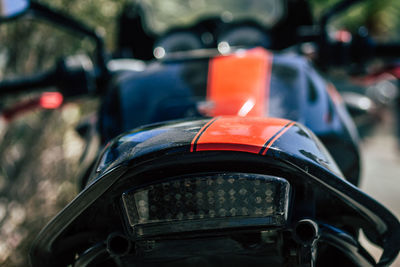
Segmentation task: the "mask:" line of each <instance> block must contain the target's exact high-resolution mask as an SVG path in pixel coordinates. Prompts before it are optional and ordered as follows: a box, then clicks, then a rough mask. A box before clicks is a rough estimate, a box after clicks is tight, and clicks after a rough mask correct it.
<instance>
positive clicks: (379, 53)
mask: <svg viewBox="0 0 400 267" xmlns="http://www.w3.org/2000/svg"><path fill="white" fill-rule="evenodd" d="M374 54H375V56H376V57H400V43H392V44H376V45H375V47H374Z"/></svg>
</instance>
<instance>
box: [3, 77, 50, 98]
mask: <svg viewBox="0 0 400 267" xmlns="http://www.w3.org/2000/svg"><path fill="white" fill-rule="evenodd" d="M54 76H55V75H54V72H44V73H40V74H36V75H32V76H30V77H24V78H18V79H15V80H6V81H2V82H0V96H4V95H12V94H19V93H22V92H26V91H28V90H29V91H34V90H37V89H41V88H45V87H49V86H52V85H54V83H55V79H54V78H55V77H54Z"/></svg>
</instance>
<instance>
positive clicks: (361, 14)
mask: <svg viewBox="0 0 400 267" xmlns="http://www.w3.org/2000/svg"><path fill="white" fill-rule="evenodd" d="M337 2H339V1H338V0H312V1H310V3H311V6H312V9H313V11H314V15H315V17H316V18H318V17H320V16H321V15H322V14H323V12H324V11H326V10H327V9H328V8H329V7H331V6H332V5H333V4H335V3H337ZM331 22H332V24H333V25H332V26H334V27H335V28H336V29H338V28H340V29H347V30H350V31H351V32H356V31H357V30H358V28H359V27H361V26H366V28H367V29H368V30H369V32H370V34H371V35H372V36H373V37H374V38H380V39H382V40H391V41H395V40H396V41H399V40H400V1H398V0H365V1H361V2H360V3H359V4H356V5H354V6H353V7H351V8H350V9H348V10H347V11H345V12H343V13H342V14H340V15H338V16H337V17H335V18H333V19H332V21H331Z"/></svg>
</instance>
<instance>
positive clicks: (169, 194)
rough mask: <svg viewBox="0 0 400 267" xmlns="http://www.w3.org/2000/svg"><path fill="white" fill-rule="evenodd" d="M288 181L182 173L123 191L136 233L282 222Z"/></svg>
mask: <svg viewBox="0 0 400 267" xmlns="http://www.w3.org/2000/svg"><path fill="white" fill-rule="evenodd" d="M289 188H290V185H289V183H288V182H287V181H286V180H285V179H282V178H279V177H274V176H267V175H258V174H244V173H228V174H227V173H224V174H211V175H205V176H199V177H186V178H181V179H175V180H171V181H167V182H162V183H158V184H154V185H150V186H147V187H144V188H140V189H137V190H131V191H129V192H126V193H124V194H123V195H122V200H123V205H124V209H125V211H126V215H127V217H128V221H129V224H130V226H131V227H132V228H133V230H134V232H135V235H136V236H147V235H157V234H166V233H174V232H185V231H196V230H207V229H221V228H232V227H239V226H240V227H244V226H256V225H257V226H268V225H274V226H279V225H283V224H284V223H285V222H286V217H287V206H288V194H289Z"/></svg>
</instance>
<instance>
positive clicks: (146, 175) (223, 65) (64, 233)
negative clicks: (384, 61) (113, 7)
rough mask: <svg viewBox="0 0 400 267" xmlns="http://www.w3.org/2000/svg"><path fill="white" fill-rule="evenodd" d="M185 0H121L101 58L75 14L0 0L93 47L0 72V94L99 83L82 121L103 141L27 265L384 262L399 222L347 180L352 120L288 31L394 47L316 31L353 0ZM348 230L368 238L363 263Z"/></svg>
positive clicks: (305, 37) (304, 37) (395, 245)
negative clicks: (112, 41)
mask: <svg viewBox="0 0 400 267" xmlns="http://www.w3.org/2000/svg"><path fill="white" fill-rule="evenodd" d="M200 2H201V3H200ZM200 2H199V4H195V3H194V2H193V1H191V2H190V3H191V4H184V3H183V2H182V3H181V2H180V1H162V2H161V1H158V2H157V1H147V2H138V3H136V4H133V5H132V6H131V7H130V9H129V10H127V11H126V13H123V14H122V15H121V18H120V23H121V25H120V38H119V42H118V44H119V49H118V52H117V53H115V55H114V58H112V59H110V58H109V57H108V56H107V55H106V53H105V50H104V44H103V39H102V38H101V36H99V35H98V34H97V33H96V32H95V31H93V30H92V29H90V28H88V27H87V26H85V25H84V24H82V23H80V22H78V21H76V20H75V19H72V18H71V17H69V16H66V15H64V14H62V13H60V12H58V11H56V10H54V9H52V8H49V7H47V6H44V5H42V4H40V3H38V2H35V1H28V0H3V1H1V7H2V9H1V10H0V13H1V14H2V17H3V18H5V19H14V18H15V17H18V16H23V15H25V14H30V15H33V16H38V17H41V18H44V19H47V20H48V21H50V22H52V23H54V24H56V25H59V26H62V27H64V28H67V29H70V30H73V31H74V32H76V33H79V34H82V35H84V36H87V37H89V38H91V39H92V40H94V42H95V43H96V53H95V55H96V56H95V62H94V63H93V62H92V61H90V60H88V59H87V58H85V57H74V58H67V59H65V60H64V61H62V62H60V63H59V64H58V65H57V67H56V68H55V69H54V70H50V71H48V72H45V73H41V74H37V75H35V76H33V77H25V78H21V79H16V80H13V81H2V82H1V83H0V95H6V94H14V93H21V92H25V91H32V90H34V89H38V88H43V87H47V86H57V88H59V90H60V92H61V93H62V95H63V97H64V98H65V99H68V98H73V97H78V96H82V95H90V94H98V95H102V96H103V101H102V105H101V109H100V111H99V113H98V120H97V121H96V122H93V121H92V123H91V124H89V127H86V128H89V129H93V127H94V128H95V129H98V131H99V134H100V137H101V141H102V147H103V148H102V151H101V152H100V153H99V156H98V159H97V160H95V161H94V162H93V163H92V164H91V165H92V166H90V167H89V168H88V169H87V171H86V172H85V175H83V177H82V182H81V187H82V190H81V192H80V193H79V194H78V195H77V196H76V198H75V199H74V200H73V201H72V202H70V204H69V205H68V206H66V207H65V208H64V209H63V210H62V211H61V212H60V213H59V214H58V215H57V216H56V217H55V218H54V219H53V220H52V221H51V222H49V223H48V224H47V226H46V227H45V228H44V229H43V230H42V232H41V233H40V234H39V235H38V237H37V238H36V240H35V241H34V244H33V246H32V251H31V254H30V259H31V263H32V265H33V266H67V265H70V266H94V265H98V266H127V265H132V266H187V265H200V264H201V265H208V266H217V265H220V266H230V265H233V266H243V265H246V266H248V265H251V266H261V265H263V266H264V265H270V266H315V265H318V266H338V265H342V266H388V265H390V263H391V262H393V260H394V259H395V258H396V256H397V254H398V252H399V250H400V224H399V221H398V220H397V218H396V217H395V216H394V215H393V214H392V213H391V212H390V211H389V210H387V209H386V208H385V207H383V206H382V205H381V204H379V203H378V202H377V201H375V200H373V199H372V198H371V197H369V196H367V195H366V194H364V193H363V192H362V191H360V190H359V189H358V188H357V187H356V185H357V184H358V182H359V164H360V159H359V150H358V143H357V134H356V132H355V128H354V125H353V124H352V121H351V119H350V117H349V115H348V114H347V111H346V110H345V108H344V105H343V102H342V100H341V98H340V95H339V94H338V93H337V91H336V89H335V88H334V86H333V85H332V84H330V83H328V82H327V81H325V79H324V78H323V77H322V76H321V75H320V74H319V72H318V71H317V70H316V68H315V67H314V66H313V64H312V63H310V62H309V61H308V60H307V59H305V57H304V56H302V55H301V44H304V43H310V42H311V43H313V44H314V45H316V46H317V47H318V58H317V62H318V64H320V66H325V67H328V66H329V65H334V64H344V62H343V60H353V59H357V58H360V57H361V56H364V57H367V56H368V57H373V56H375V57H385V56H389V57H395V56H399V48H400V46H399V45H398V44H373V43H371V42H370V41H369V40H368V42H367V41H366V42H364V43H362V44H360V42H358V43H356V44H354V45H353V44H352V43H349V44H346V45H343V44H337V43H332V42H331V40H329V38H328V36H327V30H326V28H327V24H328V22H329V21H330V19H331V18H332V17H333V16H334V15H336V14H338V13H340V12H342V11H344V10H346V9H347V8H349V7H350V6H352V5H353V4H355V3H357V2H359V1H356V0H347V1H343V2H340V3H338V4H336V5H335V6H334V7H333V8H332V9H330V11H329V12H328V13H326V14H325V15H324V16H323V17H322V19H321V21H320V24H319V25H318V26H319V27H315V24H314V23H313V22H312V21H311V20H310V19H309V16H307V12H309V8H308V6H307V3H306V2H304V1H252V2H242V1H233V2H232V1H231V2H232V3H233V4H232V5H224V2H223V1H221V2H220V4H218V3H217V4H215V3H214V2H213V3H211V2H210V3H208V2H207V1H200ZM165 3H169V4H170V5H171V6H169V8H168V9H167V6H166V7H165V8H163V5H164V4H165ZM202 3H203V4H204V5H202ZM157 4H158V5H157ZM213 4H215V5H216V7H215V9H214V8H210V6H213V7H214V5H213ZM225 4H226V3H225ZM159 5H161V6H159ZM189 7H191V9H190V8H189ZM166 10H169V12H170V13H168V12H166ZM300 10H301V11H302V12H299V11H300ZM179 11H180V12H183V13H179ZM189 11H191V12H189ZM207 11H208V13H207ZM164 12H165V13H164ZM204 12H206V13H204ZM210 12H211V13H210ZM177 13H179V14H177ZM184 14H186V15H188V16H189V15H190V16H193V17H191V18H190V19H189V18H184ZM296 14H297V15H296ZM299 14H303V15H299ZM207 15H208V16H207ZM174 18H175V19H177V20H176V21H174ZM158 19H159V20H160V21H156V20H158ZM163 19H167V20H171V21H172V22H171V21H170V22H169V24H168V23H166V22H165V21H162V20H163ZM188 21H189V22H188ZM184 22H186V23H189V25H185V23H184ZM190 23H191V24H190ZM149 25H152V26H154V29H157V30H154V31H153V32H152V34H149V33H150V31H149V27H150V26H149ZM165 25H169V26H170V27H169V28H163V27H165ZM360 45H361V47H363V48H364V47H368V48H369V49H361V50H360V49H359V47H360ZM362 51H364V52H365V53H368V54H365V55H361V54H360V53H361V52H362ZM128 57H134V58H135V59H128ZM91 127H92V128H91ZM132 129H133V130H132ZM84 132H85V133H86V132H89V133H90V132H92V131H84ZM89 141H90V138H89ZM361 232H362V233H364V234H365V236H366V237H367V238H368V239H369V240H370V241H371V243H373V244H376V245H377V246H379V247H381V248H382V250H383V253H382V255H381V257H380V259H379V260H378V261H377V262H376V261H375V260H374V258H373V257H372V256H371V255H370V254H369V253H368V252H367V251H366V250H365V249H364V248H363V247H362V246H361V244H360V241H359V236H360V233H361Z"/></svg>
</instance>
